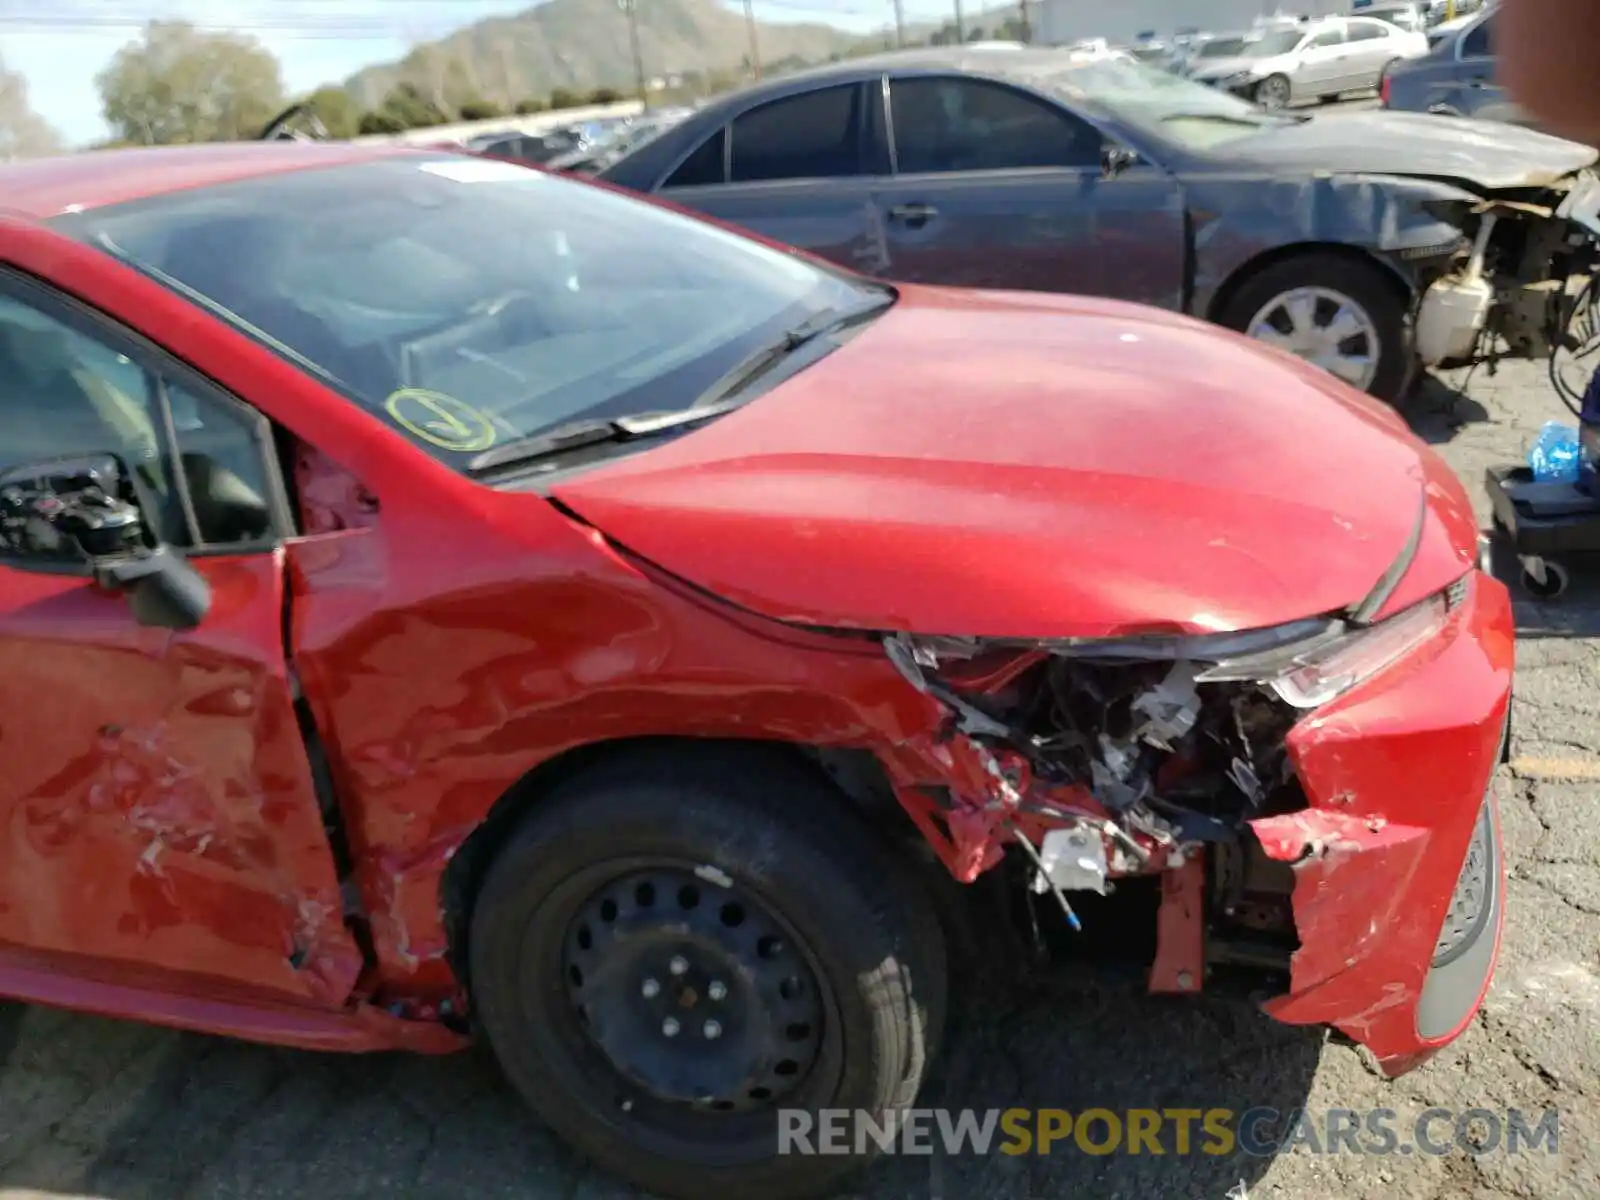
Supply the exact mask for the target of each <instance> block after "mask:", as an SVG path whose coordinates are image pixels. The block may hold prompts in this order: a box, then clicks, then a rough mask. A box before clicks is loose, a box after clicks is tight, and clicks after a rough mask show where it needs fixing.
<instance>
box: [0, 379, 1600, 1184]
mask: <svg viewBox="0 0 1600 1200" xmlns="http://www.w3.org/2000/svg"><path fill="white" fill-rule="evenodd" d="M1455 382H1456V383H1458V384H1459V383H1460V380H1459V379H1456V380H1455ZM1406 414H1407V416H1408V418H1409V419H1410V420H1411V421H1412V423H1413V425H1414V426H1415V427H1416V428H1417V430H1418V431H1419V432H1420V433H1421V434H1422V435H1423V436H1425V437H1426V438H1428V439H1429V440H1430V441H1432V442H1434V443H1436V444H1437V445H1438V446H1439V448H1440V449H1441V451H1442V453H1443V454H1444V455H1445V456H1446V457H1447V458H1448V459H1449V461H1450V462H1451V464H1452V465H1453V466H1454V467H1455V468H1456V469H1457V470H1458V471H1460V472H1461V473H1462V475H1463V477H1464V478H1465V480H1466V481H1467V484H1468V486H1469V489H1470V490H1471V491H1472V492H1473V493H1474V495H1475V496H1476V495H1478V493H1479V492H1480V491H1481V488H1480V485H1479V480H1481V478H1482V473H1483V470H1484V468H1485V467H1486V466H1488V465H1489V464H1490V463H1493V462H1497V461H1503V460H1506V459H1509V458H1515V457H1518V456H1519V455H1520V452H1521V449H1522V447H1523V446H1524V445H1525V443H1526V441H1527V439H1528V438H1529V437H1531V436H1532V435H1533V434H1534V433H1536V432H1537V430H1538V428H1539V426H1540V424H1541V423H1542V422H1543V421H1545V420H1548V419H1551V418H1557V417H1560V416H1562V415H1563V414H1562V410H1561V408H1560V405H1559V402H1558V401H1557V399H1556V398H1555V396H1554V394H1553V393H1552V392H1551V390H1550V389H1549V387H1548V386H1547V385H1546V384H1545V383H1544V382H1543V377H1542V375H1541V374H1540V373H1539V372H1538V371H1537V370H1536V369H1535V368H1531V367H1528V366H1526V365H1520V364H1519V365H1512V366H1507V367H1504V368H1502V370H1501V371H1500V372H1499V374H1498V375H1496V376H1494V377H1491V376H1489V375H1488V374H1487V372H1486V371H1484V370H1481V369H1480V370H1479V371H1478V372H1477V373H1476V374H1475V375H1474V376H1473V378H1472V379H1471V381H1470V383H1469V384H1468V385H1467V388H1466V394H1464V395H1463V394H1460V393H1457V392H1454V391H1452V390H1451V388H1450V387H1449V386H1448V385H1447V384H1446V383H1445V382H1442V381H1437V380H1429V381H1427V382H1426V383H1425V384H1424V385H1423V387H1422V390H1421V392H1420V393H1419V395H1418V396H1417V397H1416V398H1414V399H1413V400H1412V401H1411V402H1410V403H1408V405H1407V406H1406ZM1480 499H1481V497H1480ZM1483 517H1484V520H1485V521H1487V514H1486V513H1484V514H1483ZM1518 604H1519V625H1520V627H1521V635H1522V640H1521V642H1520V646H1519V669H1518V681H1517V699H1518V705H1519V709H1518V713H1517V720H1516V723H1515V728H1514V745H1513V753H1514V756H1515V761H1514V762H1513V763H1512V764H1511V766H1510V767H1509V768H1507V769H1504V770H1503V771H1502V777H1501V779H1500V783H1499V786H1500V794H1501V800H1502V808H1501V820H1502V825H1503V832H1504V837H1505V842H1506V848H1507V853H1508V860H1509V871H1510V877H1511V878H1510V884H1509V904H1508V913H1507V923H1506V932H1505V941H1504V952H1503V956H1502V959H1501V963H1500V967H1499V972H1498V974H1497V976H1496V980H1495V984H1494V988H1493V990H1492V992H1491V995H1490V997H1489V1000H1488V1002H1487V1005H1486V1007H1485V1008H1484V1010H1483V1012H1482V1014H1481V1015H1480V1016H1479V1018H1478V1019H1477V1021H1476V1023H1475V1025H1474V1026H1473V1027H1472V1028H1471V1029H1470V1030H1469V1031H1468V1033H1467V1034H1466V1035H1465V1036H1464V1037H1463V1038H1462V1039H1461V1040H1460V1041H1459V1042H1458V1043H1457V1044H1456V1045H1455V1046H1453V1047H1451V1048H1450V1049H1448V1050H1447V1051H1445V1052H1444V1053H1442V1054H1441V1055H1440V1056H1439V1057H1437V1058H1436V1059H1435V1060H1434V1061H1433V1062H1432V1063H1430V1064H1429V1065H1427V1066H1425V1067H1423V1068H1422V1069H1420V1070H1418V1071H1416V1072H1415V1073H1413V1074H1411V1075H1408V1076H1406V1077H1404V1078H1402V1079H1400V1080H1398V1081H1396V1082H1394V1083H1387V1082H1385V1081H1384V1080H1383V1079H1382V1078H1381V1077H1380V1076H1378V1075H1377V1074H1376V1072H1375V1071H1374V1070H1372V1069H1371V1068H1369V1066H1368V1065H1367V1063H1366V1061H1365V1059H1364V1057H1363V1055H1362V1054H1361V1053H1359V1052H1358V1051H1356V1050H1354V1049H1352V1048H1350V1047H1348V1046H1346V1045H1343V1044H1340V1043H1338V1042H1334V1041H1328V1040H1326V1039H1324V1038H1323V1037H1322V1036H1321V1035H1320V1034H1318V1033H1315V1032H1311V1031H1306V1030H1298V1029H1290V1028H1286V1027H1281V1026H1277V1025H1275V1024H1273V1023H1272V1022H1270V1021H1268V1020H1267V1019H1266V1018H1264V1017H1261V1016H1259V1015H1258V1014H1257V1013H1256V1011H1255V1009H1254V1008H1253V1006H1252V1005H1251V1004H1250V1003H1248V999H1247V998H1246V997H1243V996H1240V995H1235V994H1231V993H1227V992H1218V993H1214V994H1208V995H1206V996H1203V997H1200V998H1198V999H1194V1000H1184V999H1154V998H1150V997H1147V996H1145V995H1143V994H1142V989H1141V986H1140V984H1139V982H1138V980H1137V979H1134V978H1129V979H1122V978H1119V977H1118V976H1117V975H1116V974H1115V973H1111V972H1104V973H1102V972H1094V971H1085V970H1082V969H1077V970H1073V969H1061V968H1058V969H1056V970H1055V971H1053V972H1051V973H1050V974H1049V975H1048V976H1046V977H1045V978H1044V979H1043V980H1041V981H1039V982H1038V983H1037V984H1035V985H1033V986H1032V987H1030V988H1029V989H1028V990H1027V991H1025V992H1023V993H1011V994H1004V995H1001V994H993V995H990V994H986V993H987V992H988V991H989V990H990V989H984V988H981V987H980V988H978V989H977V990H976V993H975V994H974V995H973V996H971V997H970V998H968V999H967V1000H966V1002H965V1003H963V1004H962V1005H961V1006H960V1009H959V1015H958V1023H957V1025H956V1026H955V1027H954V1028H953V1029H952V1031H951V1035H950V1039H949V1044H948V1048H947V1052H946V1056H945V1058H944V1060H943V1062H942V1064H941V1067H940V1071H939V1074H938V1077H937V1078H936V1079H935V1080H934V1081H933V1082H932V1083H931V1085H930V1087H929V1089H928V1092H927V1093H926V1100H925V1103H928V1104H930V1105H932V1104H942V1105H949V1106H952V1107H956V1106H971V1107H976V1108H980V1109H984V1108H990V1107H996V1108H1006V1107H1011V1106H1023V1107H1035V1108H1044V1107H1059V1108H1066V1109H1070V1110H1074V1111H1078V1110H1081V1109H1083V1108H1087V1107H1092V1106H1100V1107H1106V1108H1111V1109H1118V1108H1127V1107H1158V1108H1159V1107H1173V1106H1188V1107H1197V1108H1205V1107H1213V1106H1220V1107H1231V1108H1234V1109H1236V1110H1243V1109H1248V1108H1250V1107H1253V1106H1257V1105H1268V1106H1273V1107H1276V1108H1278V1109H1280V1110H1288V1109H1291V1108H1294V1107H1296V1106H1301V1105H1304V1106H1306V1107H1309V1108H1311V1109H1313V1110H1325V1109H1328V1108H1347V1109H1355V1110H1363V1109H1370V1108H1373V1107H1379V1108H1391V1109H1394V1110H1396V1112H1397V1113H1399V1114H1400V1118H1401V1120H1400V1124H1399V1128H1400V1129H1401V1131H1402V1133H1403V1134H1404V1133H1405V1131H1406V1125H1405V1122H1406V1119H1407V1117H1408V1116H1414V1115H1415V1114H1418V1113H1420V1112H1422V1111H1423V1110H1425V1109H1427V1108H1430V1107H1433V1106H1440V1107H1445V1108H1450V1109H1454V1110H1457V1111H1463V1110H1466V1109H1471V1108H1488V1109H1497V1110H1501V1111H1502V1112H1503V1111H1504V1110H1505V1109H1507V1108H1520V1109H1522V1110H1524V1111H1525V1112H1528V1113H1530V1114H1536V1113H1538V1112H1540V1111H1542V1110H1544V1109H1546V1108H1548V1107H1557V1108H1559V1109H1560V1111H1561V1118H1560V1120H1561V1142H1560V1151H1559V1153H1558V1154H1557V1155H1555V1156H1550V1155H1548V1154H1545V1153H1543V1152H1539V1153H1524V1154H1521V1155H1508V1154H1495V1155H1488V1156H1480V1157H1477V1158H1472V1157H1468V1156H1467V1155H1466V1154H1464V1153H1460V1152H1457V1153H1451V1154H1449V1155H1446V1156H1442V1157H1435V1156H1432V1155H1422V1154H1415V1155H1412V1156H1409V1157H1407V1156H1398V1155H1396V1156H1388V1157H1375V1156H1357V1155H1354V1154H1350V1153H1342V1154H1338V1155H1316V1154H1311V1153H1307V1152H1306V1151H1304V1150H1303V1149H1297V1150H1295V1151H1293V1152H1291V1153H1288V1154H1285V1155H1281V1156H1278V1157H1276V1158H1271V1159H1268V1158H1249V1157H1244V1156H1235V1157H1231V1158H1220V1157H1208V1156H1206V1155H1202V1154H1192V1155H1189V1156H1185V1157H1179V1156H1177V1155H1173V1154H1169V1155H1168V1156H1166V1157H1161V1158H1157V1157H1152V1156H1148V1155H1146V1156H1122V1155H1117V1156H1109V1157H1092V1156H1088V1155H1085V1154H1083V1153H1080V1152H1079V1151H1077V1150H1075V1149H1071V1148H1068V1149H1065V1150H1061V1149H1059V1148H1058V1150H1057V1152H1056V1153H1054V1154H1052V1155H1050V1156H1047V1157H1044V1156H1027V1157H1006V1156H1003V1155H999V1154H994V1155H991V1156H988V1157H982V1158H980V1157H975V1156H967V1157H956V1158H943V1157H938V1158H926V1157H923V1158H909V1157H902V1158H898V1159H892V1160H885V1161H884V1162H883V1163H882V1164H881V1165H880V1166H878V1167H876V1168H875V1169H874V1170H873V1171H872V1172H870V1173H869V1174H868V1175H867V1176H866V1177H864V1178H863V1179H861V1180H860V1182H859V1184H858V1191H857V1193H856V1196H857V1198H858V1200H901V1198H910V1197H929V1198H930V1200H943V1198H944V1197H951V1198H955V1197H960V1198H962V1200H1032V1198H1035V1197H1043V1196H1066V1195H1093V1196H1095V1197H1097V1198H1102V1200H1104V1198H1110V1197H1121V1196H1126V1197H1130V1198H1132V1197H1146V1196H1152V1195H1160V1196H1170V1197H1185V1198H1190V1197H1192V1198H1195V1200H1224V1198H1225V1197H1229V1196H1230V1193H1231V1196H1232V1200H1239V1197H1241V1196H1245V1197H1248V1198H1249V1200H1321V1198H1323V1197H1339V1198H1345V1197H1349V1198H1363V1197H1373V1198H1376V1197H1403V1198H1405V1200H1434V1198H1439V1200H1444V1198H1446V1197H1450V1198H1455V1197H1463V1198H1467V1200H1488V1198H1490V1197H1539V1198H1542V1200H1549V1198H1556V1197H1561V1198H1565V1197H1588V1196H1596V1197H1600V920H1597V919H1596V918H1597V917H1600V821H1597V820H1596V819H1595V817H1596V814H1597V811H1600V809H1597V805H1596V802H1595V795H1596V789H1597V787H1600V687H1597V686H1596V685H1597V684H1600V671H1597V669H1596V666H1597V658H1600V574H1597V575H1596V576H1595V577H1594V580H1593V581H1592V582H1591V581H1586V580H1585V579H1584V578H1583V577H1582V576H1581V574H1580V575H1579V576H1578V577H1577V579H1576V580H1575V582H1574V587H1573V591H1572V593H1570V594H1569V596H1568V597H1567V598H1566V599H1565V600H1563V601H1562V602H1561V603H1559V604H1555V605H1538V604H1534V603H1531V602H1528V601H1525V600H1523V599H1520V598H1519V601H1518ZM1241 1184H1242V1185H1243V1189H1242V1190H1241V1186H1240V1185H1241ZM42 1195H53V1196H88V1197H104V1198H106V1200H143V1198H146V1197H148V1198H150V1200H180V1198H185V1197H204V1198H212V1197H215V1198H219V1200H221V1198H229V1200H233V1198H237V1200H268V1198H270V1197H304V1196H329V1197H333V1196H337V1197H341V1198H344V1197H348V1198H350V1200H357V1198H361V1197H368V1196H371V1197H375V1198H376V1197H384V1198H386V1200H393V1198H399V1200H434V1198H439V1200H443V1198H445V1197H451V1198H454V1197H459V1196H473V1197H474V1198H475V1200H494V1198H499V1197H506V1198H508V1200H509V1198H511V1197H520V1198H526V1200H624V1198H629V1200H632V1198H635V1197H637V1193H635V1192H633V1191H631V1190H630V1189H627V1188H625V1187H622V1186H621V1185H619V1184H616V1183H615V1182H613V1181H612V1180H610V1179H608V1178H607V1177H605V1176H603V1175H601V1174H600V1173H599V1172H598V1171H596V1170H594V1169H593V1168H591V1167H589V1166H587V1165H586V1164H584V1163H582V1162H581V1161H579V1160H578V1159H576V1158H575V1157H574V1156H573V1155H572V1154H570V1153H568V1152H567V1151H566V1150H565V1149H564V1148H563V1147H562V1146H560V1145H559V1144H558V1143H557V1142H556V1141H555V1139H554V1138H553V1137H552V1136H551V1135H550V1134H548V1133H547V1132H545V1131H544V1130H543V1129H542V1128H540V1127H538V1126H537V1125H535V1124H534V1123H533V1122H532V1120H531V1119H530V1118H528V1117H525V1116H524V1113H523V1110H522V1108H521V1107H520V1106H519V1104H518V1103H517V1101H516V1100H515V1099H514V1098H513V1097H512V1096H511V1095H510V1094H509V1092H508V1091H507V1089H506V1088H505V1087H504V1085H502V1084H501V1083H500V1081H499V1079H498V1077H497V1075H496V1073H495V1071H494V1069H493V1068H492V1067H491V1066H490V1065H489V1064H488V1063H487V1062H486V1061H485V1058H484V1056H482V1055H479V1054H465V1055H459V1056H455V1057H451V1058H443V1059H424V1058H411V1057H406V1056H400V1055H391V1056H377V1057H356V1058H346V1057H338V1056H327V1055H316V1054H309V1053H299V1052H294V1051H287V1050H276V1049H268V1048H262V1047H256V1046H250V1045H245V1044H239V1043H232V1042H227V1041H222V1040H218V1039H212V1038H206V1037H201V1036H198V1035H188V1034H179V1033H172V1032H167V1031H162V1030H154V1029H150V1028H146V1027H143V1026H140V1025H136V1024H132V1023H119V1022H114V1021H106V1020H100V1019H94V1018H89V1017H81V1016H77V1015H73V1014H69V1013H63V1012H56V1011H51V1010H47V1009H30V1008H25V1007H22V1006H18V1005H9V1006H0V1197H7V1198H21V1197H31V1196H42Z"/></svg>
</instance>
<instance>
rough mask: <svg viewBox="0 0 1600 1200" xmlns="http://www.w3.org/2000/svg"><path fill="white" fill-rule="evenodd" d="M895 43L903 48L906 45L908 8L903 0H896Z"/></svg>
mask: <svg viewBox="0 0 1600 1200" xmlns="http://www.w3.org/2000/svg"><path fill="white" fill-rule="evenodd" d="M894 44H895V45H896V46H899V47H900V48H901V49H902V50H904V49H905V46H906V10H905V7H904V5H903V4H902V3H901V0H894Z"/></svg>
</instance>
